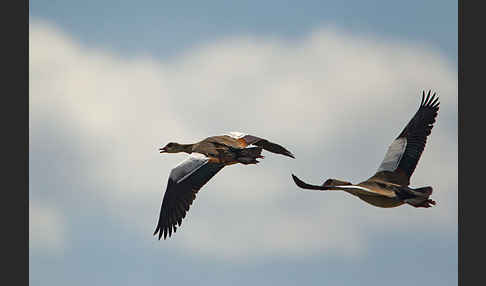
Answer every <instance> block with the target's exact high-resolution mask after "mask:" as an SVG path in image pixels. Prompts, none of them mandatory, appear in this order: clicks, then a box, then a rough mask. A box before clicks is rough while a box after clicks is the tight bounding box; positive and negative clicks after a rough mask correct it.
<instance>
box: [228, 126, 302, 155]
mask: <svg viewBox="0 0 486 286" xmlns="http://www.w3.org/2000/svg"><path fill="white" fill-rule="evenodd" d="M227 135H228V136H230V137H232V138H235V139H238V142H239V143H240V146H241V147H242V148H244V147H246V146H248V145H255V146H259V147H262V148H263V149H265V150H267V151H270V152H273V153H277V154H281V155H284V156H288V157H291V158H295V157H294V155H293V154H292V153H291V152H290V151H289V150H287V149H285V148H284V147H283V146H281V145H279V144H277V143H273V142H270V141H268V140H266V139H263V138H260V137H257V136H253V135H248V134H244V133H241V132H230V133H228V134H227Z"/></svg>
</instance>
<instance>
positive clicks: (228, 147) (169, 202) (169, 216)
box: [154, 132, 294, 240]
mask: <svg viewBox="0 0 486 286" xmlns="http://www.w3.org/2000/svg"><path fill="white" fill-rule="evenodd" d="M250 145H253V147H249V146H250ZM262 150H267V151H270V152H273V153H277V154H281V155H284V156H288V157H291V158H294V155H293V154H292V153H291V152H290V151H288V150H287V149H285V148H284V147H282V146H280V145H278V144H276V143H272V142H270V141H268V140H266V139H263V138H260V137H256V136H252V135H248V134H244V133H240V132H230V133H228V134H226V135H221V136H212V137H208V138H206V139H204V140H202V141H199V142H197V143H194V144H179V143H175V142H171V143H168V144H167V145H166V146H164V147H162V148H160V149H159V151H160V153H179V152H185V153H188V154H189V156H188V158H187V159H186V160H184V161H182V162H181V163H179V164H178V165H177V166H176V167H174V168H173V169H172V171H171V172H170V174H169V181H168V183H167V189H166V191H165V194H164V197H163V199H162V206H161V208H160V215H159V221H158V223H157V227H156V229H155V232H154V235H156V234H157V233H158V235H159V240H160V238H161V237H162V235H163V236H164V239H166V237H167V236H169V237H170V236H171V235H172V232H174V233H175V232H176V230H177V227H178V226H180V225H181V223H182V219H183V218H185V216H186V213H187V212H188V211H189V207H190V206H191V205H192V202H193V201H194V199H195V198H196V194H197V192H198V191H199V190H200V189H201V188H202V187H203V186H204V185H205V184H206V183H207V182H208V181H209V180H210V179H211V178H212V177H213V176H214V175H216V173H218V172H219V171H220V170H221V169H222V168H223V167H224V166H227V165H233V164H237V163H241V164H244V165H250V164H257V163H259V161H258V160H257V159H260V158H263V156H262V155H261V152H262Z"/></svg>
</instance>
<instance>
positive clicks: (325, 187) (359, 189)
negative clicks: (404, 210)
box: [292, 174, 394, 197]
mask: <svg viewBox="0 0 486 286" xmlns="http://www.w3.org/2000/svg"><path fill="white" fill-rule="evenodd" d="M292 179H294V182H295V184H296V185H297V186H298V187H300V188H302V189H307V190H320V191H347V192H350V193H353V194H355V195H367V196H386V197H394V196H393V195H392V193H391V192H384V191H380V190H373V189H370V188H366V187H363V186H357V185H352V184H349V183H348V184H346V183H345V184H334V183H333V182H332V181H333V180H332V179H329V180H326V181H325V182H324V184H322V186H318V185H311V184H308V183H306V182H304V181H302V180H301V179H299V178H297V176H296V175H294V174H292Z"/></svg>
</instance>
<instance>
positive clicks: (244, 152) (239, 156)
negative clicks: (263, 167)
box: [235, 147, 263, 165]
mask: <svg viewBox="0 0 486 286" xmlns="http://www.w3.org/2000/svg"><path fill="white" fill-rule="evenodd" d="M235 151H236V160H237V161H238V162H240V163H242V164H245V165H247V164H257V163H259V161H257V159H258V158H263V156H262V155H261V153H262V147H250V148H244V149H236V150H235Z"/></svg>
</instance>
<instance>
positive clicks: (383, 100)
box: [29, 0, 458, 286]
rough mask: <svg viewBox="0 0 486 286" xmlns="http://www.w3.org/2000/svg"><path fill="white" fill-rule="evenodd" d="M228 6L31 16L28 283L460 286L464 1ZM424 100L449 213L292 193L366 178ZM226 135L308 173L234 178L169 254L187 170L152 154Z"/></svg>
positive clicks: (272, 161) (51, 5)
mask: <svg viewBox="0 0 486 286" xmlns="http://www.w3.org/2000/svg"><path fill="white" fill-rule="evenodd" d="M233 2H234V1H224V2H223V1H204V2H195V1H194V2H193V3H190V4H186V5H184V6H179V5H180V4H176V3H174V1H138V2H132V1H104V2H102V3H100V2H99V1H82V2H79V1H48V0H44V1H41V0H38V1H33V2H31V3H30V24H29V26H30V31H29V32H30V33H29V42H30V43H29V44H30V51H29V57H30V58H29V62H30V64H29V68H30V71H29V89H30V92H29V93H30V180H29V182H30V191H29V194H30V209H29V213H30V214H29V217H30V226H29V234H30V283H31V285H152V284H156V283H157V284H158V285H161V284H162V285H170V284H172V283H174V284H176V283H177V285H228V284H231V285H249V284H250V285H251V284H256V285H273V284H277V283H278V284H279V285H296V284H304V285H374V286H375V285H390V284H393V285H457V235H458V232H457V186H458V184H457V2H456V1H427V3H422V1H407V2H406V3H405V2H404V3H397V2H395V3H393V4H391V2H390V1H378V0H376V1H365V2H366V4H365V2H364V1H341V2H339V3H337V2H336V1H332V2H330V3H326V2H323V1H306V2H305V3H300V2H302V1H299V3H298V2H297V1H293V2H292V3H286V2H287V1H266V2H265V3H260V1H245V2H244V3H239V4H234V3H233ZM203 3H204V4H203ZM424 89H426V90H428V89H432V90H433V91H436V92H437V93H438V94H439V96H440V98H441V109H440V111H439V115H438V118H437V122H436V124H435V127H434V129H433V131H432V135H431V136H430V137H429V140H428V142H427V147H426V149H425V152H424V153H423V155H422V158H421V161H420V162H419V165H418V167H417V169H416V170H415V173H414V175H413V177H412V180H411V185H412V187H421V186H429V185H430V186H432V187H433V188H434V193H433V195H432V198H433V199H434V200H436V201H437V202H438V205H437V206H435V207H433V208H430V209H416V208H413V207H411V206H409V205H404V206H400V207H397V208H393V209H380V208H376V207H373V206H370V205H367V204H364V203H363V202H362V201H360V200H359V199H357V198H355V197H352V196H350V195H348V194H344V193H339V192H335V193H325V192H314V191H303V190H301V189H298V188H297V187H296V186H295V185H294V183H293V181H292V179H291V177H290V175H291V173H295V174H296V175H298V176H299V177H300V178H302V179H304V180H306V181H308V182H311V183H315V184H317V183H322V182H323V181H325V180H326V179H328V178H338V179H344V180H349V181H352V182H354V183H358V182H360V181H361V180H365V179H367V178H369V177H370V176H371V175H373V174H374V172H375V171H376V169H377V167H378V166H379V164H380V163H381V161H382V159H383V156H384V154H385V152H386V150H387V148H388V146H389V144H390V143H391V142H392V141H393V139H394V138H395V137H396V136H397V135H398V133H399V132H400V131H401V130H402V129H403V127H404V126H405V125H406V123H407V122H408V121H409V120H410V118H411V117H412V116H413V114H414V113H415V112H416V110H417V108H418V106H419V104H420V94H421V92H422V90H424ZM228 131H243V132H247V133H249V134H253V135H257V136H261V137H265V138H267V139H269V140H272V141H275V142H277V143H280V144H282V145H284V146H285V147H287V148H288V149H289V150H290V151H292V152H293V153H294V154H295V156H296V159H290V158H287V157H283V156H278V155H275V154H268V153H267V154H265V155H266V156H265V159H264V160H263V162H262V163H261V164H259V165H258V166H239V165H234V166H231V167H228V168H225V169H223V170H222V171H221V172H220V173H218V174H217V175H216V176H215V177H214V179H213V180H211V181H210V182H209V183H208V184H207V185H206V186H205V187H204V188H203V189H202V190H201V191H200V192H199V194H198V197H197V199H196V200H195V202H194V204H193V205H192V207H191V209H190V211H189V213H188V216H187V217H186V219H185V220H184V221H183V225H182V227H181V228H180V229H179V231H178V232H177V233H176V234H175V235H174V236H173V237H172V238H170V239H169V240H166V241H158V240H157V239H156V238H155V237H153V236H152V233H153V230H154V228H155V225H156V222H157V218H158V215H159V210H160V203H161V199H162V196H163V194H164V191H165V187H166V182H167V178H168V174H169V171H170V169H171V168H172V167H173V166H174V165H176V164H177V163H178V162H180V161H181V160H183V159H184V158H185V156H186V155H184V154H164V155H160V154H159V153H158V151H157V148H158V147H160V146H161V145H165V144H166V143H167V142H169V141H177V142H181V143H190V142H195V141H197V140H200V139H203V138H205V137H207V136H210V135H218V134H223V133H226V132H228Z"/></svg>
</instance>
